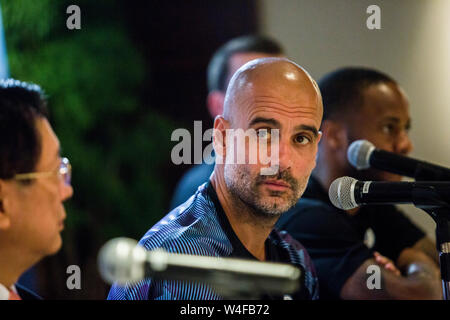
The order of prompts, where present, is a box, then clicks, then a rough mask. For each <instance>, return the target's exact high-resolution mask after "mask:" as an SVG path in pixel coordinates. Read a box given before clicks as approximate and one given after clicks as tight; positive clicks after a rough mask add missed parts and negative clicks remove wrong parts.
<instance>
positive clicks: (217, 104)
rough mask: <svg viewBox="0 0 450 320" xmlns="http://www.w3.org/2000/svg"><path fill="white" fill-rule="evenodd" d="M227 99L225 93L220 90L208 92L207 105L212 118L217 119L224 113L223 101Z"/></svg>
mask: <svg viewBox="0 0 450 320" xmlns="http://www.w3.org/2000/svg"><path fill="white" fill-rule="evenodd" d="M224 101H225V94H224V93H223V92H222V91H219V90H213V91H211V92H210V93H208V97H207V98H206V105H207V107H208V111H209V114H210V115H211V118H213V119H215V118H216V117H217V116H218V115H220V114H222V113H223V103H224Z"/></svg>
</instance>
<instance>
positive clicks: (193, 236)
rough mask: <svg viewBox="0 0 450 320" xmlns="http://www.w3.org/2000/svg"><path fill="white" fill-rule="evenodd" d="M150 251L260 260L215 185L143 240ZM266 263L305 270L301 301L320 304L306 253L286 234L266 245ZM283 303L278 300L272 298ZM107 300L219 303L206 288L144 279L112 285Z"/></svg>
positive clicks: (199, 192)
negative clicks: (235, 226)
mask: <svg viewBox="0 0 450 320" xmlns="http://www.w3.org/2000/svg"><path fill="white" fill-rule="evenodd" d="M139 243H140V245H142V246H143V247H144V248H146V249H147V250H153V249H155V248H163V249H165V250H166V251H168V252H173V253H184V254H193V255H202V256H213V257H234V258H248V259H256V258H255V257H254V256H252V254H251V253H250V252H248V250H247V249H246V248H245V247H244V245H243V244H242V243H241V242H240V241H239V239H238V237H237V235H236V234H235V233H234V231H233V229H232V227H231V225H230V223H229V221H228V219H227V217H226V215H225V213H224V211H223V209H222V206H221V205H220V202H219V200H218V198H217V194H216V192H215V190H214V188H213V187H212V185H211V183H209V182H208V183H204V184H203V185H201V186H200V187H199V188H198V190H197V192H196V193H195V194H194V195H193V196H192V197H191V198H190V199H189V200H188V201H186V202H185V203H183V204H182V205H180V206H178V207H177V208H175V209H174V210H172V211H171V212H170V213H169V214H168V215H166V216H165V217H164V218H163V219H162V220H161V221H159V222H158V223H157V224H156V225H155V226H153V227H152V228H151V229H150V230H149V231H148V232H147V233H146V234H145V235H144V237H143V238H142V239H141V240H140V242H139ZM266 256H267V260H268V261H273V262H285V263H291V264H294V265H295V266H297V267H299V268H301V269H302V271H303V277H302V280H301V281H302V283H301V285H300V288H301V290H300V291H299V292H298V293H296V294H295V295H293V298H294V299H295V298H297V299H317V298H318V281H317V277H316V273H315V270H314V267H313V264H312V261H311V259H310V258H309V255H308V253H307V252H306V250H305V248H304V247H303V246H302V245H301V244H300V243H299V242H297V241H296V240H294V239H293V238H291V237H290V236H289V235H288V234H287V233H286V232H278V231H277V230H273V231H272V232H271V234H270V235H269V237H268V239H267V240H266ZM268 298H279V297H268ZM108 299H109V300H147V299H148V300H219V299H222V297H220V296H219V295H217V294H216V293H215V292H214V291H213V290H212V289H211V288H210V287H209V286H207V285H206V284H198V283H195V284H193V283H188V282H182V281H169V280H153V279H145V280H142V281H139V282H137V283H134V284H127V285H125V286H119V285H117V284H114V285H113V286H112V288H111V291H110V292H109V295H108Z"/></svg>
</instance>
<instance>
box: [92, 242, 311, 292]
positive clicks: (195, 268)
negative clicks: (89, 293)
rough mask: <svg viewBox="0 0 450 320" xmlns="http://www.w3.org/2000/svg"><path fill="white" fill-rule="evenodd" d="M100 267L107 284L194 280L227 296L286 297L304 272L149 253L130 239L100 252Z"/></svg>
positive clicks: (233, 260)
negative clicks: (270, 295)
mask: <svg viewBox="0 0 450 320" xmlns="http://www.w3.org/2000/svg"><path fill="white" fill-rule="evenodd" d="M98 267H99V272H100V275H101V276H102V278H103V279H104V280H105V281H106V282H107V283H110V284H112V283H114V282H117V283H118V284H119V285H124V284H125V283H127V282H137V281H140V280H143V279H145V278H153V279H159V280H178V281H193V282H200V283H205V284H207V285H210V286H211V287H213V288H214V289H215V291H216V292H217V293H218V294H220V295H222V296H223V297H228V298H234V299H236V297H239V298H242V297H245V298H252V297H254V298H259V297H260V296H262V295H263V294H273V295H284V294H289V293H293V292H295V291H297V290H298V289H299V287H300V282H301V281H300V280H301V276H304V274H303V272H302V270H300V269H299V268H297V267H294V266H292V265H289V264H284V263H273V262H259V261H251V260H244V259H236V258H220V257H206V256H196V255H188V254H177V253H167V252H166V251H164V250H163V249H155V250H152V251H148V250H146V249H145V248H144V247H142V246H140V245H138V243H137V241H135V240H133V239H129V238H115V239H112V240H109V241H108V242H107V243H106V244H105V245H103V247H102V248H101V249H100V251H99V255H98Z"/></svg>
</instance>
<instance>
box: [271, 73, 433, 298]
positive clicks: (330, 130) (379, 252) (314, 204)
mask: <svg viewBox="0 0 450 320" xmlns="http://www.w3.org/2000/svg"><path fill="white" fill-rule="evenodd" d="M319 87H320V90H321V94H322V98H323V105H324V120H323V122H322V127H321V130H322V133H323V137H322V140H321V142H320V144H319V153H318V160H317V167H316V169H314V171H313V174H312V176H311V179H310V182H309V185H308V188H307V189H306V192H305V194H304V195H303V197H302V199H300V201H299V202H298V203H297V205H296V206H295V207H294V208H293V209H291V210H290V211H289V212H287V213H286V214H284V215H283V216H282V217H281V219H280V220H279V221H278V227H279V228H280V229H282V230H286V231H288V232H289V233H290V234H291V235H292V236H293V237H294V238H295V239H297V240H298V241H300V242H301V243H302V244H303V245H304V246H305V247H306V249H307V250H308V253H309V254H310V255H311V257H312V259H313V261H314V265H315V267H316V269H317V273H318V277H319V283H320V291H321V298H323V299H440V298H441V295H442V288H441V281H440V272H439V268H438V255H437V250H436V246H435V244H434V243H433V241H432V240H431V239H429V238H428V237H427V236H426V235H425V234H424V232H423V231H422V230H420V229H419V228H418V227H417V226H416V225H414V224H413V223H412V222H411V221H410V220H409V219H408V218H407V217H406V216H405V215H404V214H403V213H402V211H400V210H399V209H397V208H396V207H395V206H393V205H389V206H363V207H360V208H355V209H352V210H350V211H348V212H346V211H343V210H340V209H337V208H335V207H334V206H333V205H332V204H331V202H330V200H329V197H328V189H329V187H330V185H331V183H332V182H333V181H334V180H335V179H337V178H339V177H342V176H351V177H354V178H356V179H358V180H365V181H371V180H378V181H381V180H383V181H400V180H401V176H399V175H395V174H392V173H388V172H385V171H380V170H376V169H368V170H362V171H358V170H357V169H355V168H354V167H353V166H351V165H350V163H349V162H348V160H347V148H348V147H349V145H350V144H351V143H352V142H353V141H355V140H359V139H365V140H368V141H370V142H372V143H373V144H374V145H375V146H376V147H377V148H380V149H383V150H386V151H389V152H394V153H398V154H400V155H408V154H409V153H410V152H411V150H412V147H413V146H412V143H411V140H410V139H409V137H408V131H409V129H410V126H411V119H410V115H409V102H408V99H407V97H406V95H405V92H404V91H403V90H402V88H401V87H400V86H399V85H398V84H397V82H396V81H394V80H393V79H392V78H391V77H389V76H388V75H386V74H383V73H381V72H378V71H376V70H372V69H367V68H343V69H339V70H336V71H334V72H331V73H329V74H327V75H325V76H324V77H323V78H322V79H321V80H320V81H319ZM377 264H378V265H379V266H383V268H380V271H381V288H380V289H373V290H371V289H370V288H369V287H368V286H367V278H368V276H369V275H370V274H368V272H367V270H368V267H369V266H371V265H377Z"/></svg>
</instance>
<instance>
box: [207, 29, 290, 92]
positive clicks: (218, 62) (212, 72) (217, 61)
mask: <svg viewBox="0 0 450 320" xmlns="http://www.w3.org/2000/svg"><path fill="white" fill-rule="evenodd" d="M244 52H260V53H266V54H273V55H279V54H283V48H282V47H281V45H280V44H279V43H278V42H276V41H275V40H273V39H271V38H268V37H265V36H259V35H248V36H242V37H238V38H234V39H232V40H230V41H228V42H227V43H225V44H224V45H222V46H221V47H220V48H219V49H218V50H217V51H216V52H215V53H214V55H213V57H212V59H211V61H210V62H209V65H208V74H207V78H208V79H207V81H208V90H209V92H211V91H214V90H218V91H222V92H225V91H226V89H227V86H228V83H227V79H228V78H229V77H228V76H229V74H228V73H229V59H230V58H231V56H232V55H234V54H236V53H244Z"/></svg>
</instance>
